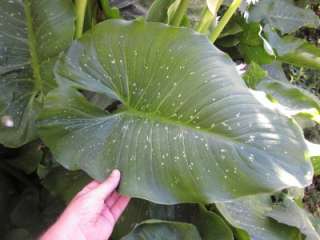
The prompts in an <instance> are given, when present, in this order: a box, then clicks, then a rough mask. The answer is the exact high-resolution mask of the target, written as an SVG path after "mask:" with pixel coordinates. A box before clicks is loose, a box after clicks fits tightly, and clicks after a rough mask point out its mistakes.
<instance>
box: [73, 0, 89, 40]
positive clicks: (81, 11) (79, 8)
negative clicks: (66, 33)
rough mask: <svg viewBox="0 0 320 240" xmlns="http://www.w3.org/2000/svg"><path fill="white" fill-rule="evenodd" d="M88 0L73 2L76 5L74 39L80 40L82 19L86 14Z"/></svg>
mask: <svg viewBox="0 0 320 240" xmlns="http://www.w3.org/2000/svg"><path fill="white" fill-rule="evenodd" d="M87 4H88V0H75V5H76V18H77V19H76V38H80V37H81V36H82V33H83V25H84V17H85V14H86V8H87Z"/></svg>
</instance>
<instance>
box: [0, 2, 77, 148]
mask: <svg viewBox="0 0 320 240" xmlns="http://www.w3.org/2000/svg"><path fill="white" fill-rule="evenodd" d="M72 38H73V6H72V1H69V0H68V1H65V0H55V1H52V0H43V1H37V0H26V1H20V0H1V1H0V92H1V94H0V143H2V144H5V145H7V146H10V147H17V146H21V145H23V144H24V143H26V142H28V141H30V140H32V139H33V138H35V135H36V133H35V127H34V120H35V115H36V114H37V112H38V110H39V108H40V107H41V102H42V100H41V93H42V92H45V91H46V90H48V89H49V88H51V87H52V86H54V85H55V83H54V81H53V73H52V67H53V64H54V62H55V60H56V57H57V55H58V54H59V53H60V52H61V50H64V49H65V48H66V47H67V46H68V45H69V44H70V42H71V41H72Z"/></svg>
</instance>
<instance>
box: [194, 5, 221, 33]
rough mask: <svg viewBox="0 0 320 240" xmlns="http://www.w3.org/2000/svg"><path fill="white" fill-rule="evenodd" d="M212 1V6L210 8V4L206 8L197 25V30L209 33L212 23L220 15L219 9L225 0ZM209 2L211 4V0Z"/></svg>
mask: <svg viewBox="0 0 320 240" xmlns="http://www.w3.org/2000/svg"><path fill="white" fill-rule="evenodd" d="M210 1H212V4H211V8H210V9H209V5H208V6H206V7H205V8H204V10H203V12H202V15H201V19H200V22H199V23H198V25H197V27H196V31H198V32H200V33H207V32H208V31H209V28H210V25H211V24H212V23H214V22H215V20H216V18H217V15H218V11H219V9H220V7H221V5H222V3H223V1H224V0H210ZM208 4H210V2H209V1H208Z"/></svg>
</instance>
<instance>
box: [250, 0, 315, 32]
mask: <svg viewBox="0 0 320 240" xmlns="http://www.w3.org/2000/svg"><path fill="white" fill-rule="evenodd" d="M249 20H250V21H254V22H260V21H263V22H264V23H268V24H270V25H271V26H272V27H274V28H277V29H279V30H280V31H281V32H282V33H292V32H295V31H297V30H298V29H299V28H301V27H303V26H309V27H318V26H319V23H320V20H319V17H318V16H317V15H315V13H314V12H313V11H312V10H310V9H302V8H299V7H296V6H295V5H294V1H293V0H281V1H279V0H262V1H259V3H258V4H256V5H255V6H254V7H253V9H252V10H251V11H250V16H249Z"/></svg>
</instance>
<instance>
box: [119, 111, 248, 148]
mask: <svg viewBox="0 0 320 240" xmlns="http://www.w3.org/2000/svg"><path fill="white" fill-rule="evenodd" d="M118 114H126V115H128V116H136V117H139V118H142V119H149V120H153V121H157V122H159V123H163V124H169V125H174V126H178V127H183V128H187V129H191V130H192V131H194V132H199V133H204V134H208V135H214V136H217V138H219V139H221V140H222V141H225V142H228V143H230V142H231V143H234V144H244V143H242V142H240V141H238V140H236V139H233V138H230V137H227V136H225V135H222V134H219V133H217V132H213V131H211V130H210V129H209V128H204V127H200V126H199V127H200V128H196V127H194V125H191V124H187V123H184V122H181V121H177V120H174V119H169V118H167V117H162V116H159V115H157V114H154V113H145V112H141V111H137V110H136V109H132V108H126V109H124V110H123V111H120V112H118Z"/></svg>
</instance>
